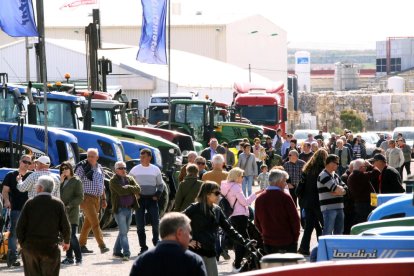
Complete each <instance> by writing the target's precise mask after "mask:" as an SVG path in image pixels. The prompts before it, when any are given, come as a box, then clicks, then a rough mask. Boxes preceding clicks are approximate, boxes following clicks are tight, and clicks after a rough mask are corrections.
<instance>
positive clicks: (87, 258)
mask: <svg viewBox="0 0 414 276" xmlns="http://www.w3.org/2000/svg"><path fill="white" fill-rule="evenodd" d="M411 170H412V171H414V162H413V163H411ZM405 177H406V176H405V172H404V178H405ZM256 189H258V187H257V186H255V187H253V190H254V191H255V190H256ZM146 233H147V244H148V245H149V246H150V245H152V243H151V238H152V234H151V233H152V232H151V227H149V226H147V227H146ZM302 234H303V230H301V233H300V237H299V243H300V240H301V239H302ZM116 236H117V230H116V229H113V230H105V231H104V240H105V242H106V244H107V246H108V247H109V248H110V249H111V251H110V252H108V253H106V254H100V253H99V248H98V246H97V244H96V242H95V240H94V238H92V237H91V238H89V239H88V248H89V249H92V250H94V253H92V254H84V258H83V264H82V265H81V266H76V265H70V266H62V268H61V273H60V275H64V276H65V275H67V276H74V275H76V276H77V275H88V276H91V275H100V276H106V275H129V271H130V268H131V266H132V263H133V261H134V260H135V259H136V256H137V254H138V252H139V250H140V248H139V245H138V236H137V233H136V227H135V226H131V230H130V232H129V234H128V237H129V244H130V248H131V253H132V258H131V260H130V261H127V262H123V261H121V260H120V259H118V258H113V257H112V247H113V245H114V243H115V239H116ZM316 242H317V241H316V235H315V232H314V233H313V235H312V240H311V248H312V247H313V246H315V245H316ZM229 253H230V256H231V259H230V260H229V261H224V260H223V259H222V258H221V259H220V262H219V274H220V275H230V274H231V269H232V262H233V260H234V252H233V251H230V252H229ZM0 275H2V276H3V275H4V276H5V275H23V268H22V267H20V268H10V269H8V268H7V267H6V264H5V263H0Z"/></svg>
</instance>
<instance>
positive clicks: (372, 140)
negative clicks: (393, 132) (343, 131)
mask: <svg viewBox="0 0 414 276" xmlns="http://www.w3.org/2000/svg"><path fill="white" fill-rule="evenodd" d="M358 135H361V138H362V140H364V141H365V148H366V150H367V157H371V156H372V152H373V151H374V149H375V148H376V147H377V145H376V144H377V142H378V140H379V139H380V137H379V135H378V134H376V133H375V132H360V133H357V134H355V135H354V137H356V136H358Z"/></svg>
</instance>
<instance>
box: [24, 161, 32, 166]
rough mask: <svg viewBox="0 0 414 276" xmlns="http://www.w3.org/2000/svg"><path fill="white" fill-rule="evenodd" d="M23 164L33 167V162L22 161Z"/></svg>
mask: <svg viewBox="0 0 414 276" xmlns="http://www.w3.org/2000/svg"><path fill="white" fill-rule="evenodd" d="M22 163H23V164H26V165H31V164H32V162H31V161H27V160H22Z"/></svg>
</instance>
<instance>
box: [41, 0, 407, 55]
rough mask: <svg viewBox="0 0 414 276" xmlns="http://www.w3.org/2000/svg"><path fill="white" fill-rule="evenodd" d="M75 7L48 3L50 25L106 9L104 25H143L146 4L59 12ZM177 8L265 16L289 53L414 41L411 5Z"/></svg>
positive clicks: (102, 0) (228, 0)
mask: <svg viewBox="0 0 414 276" xmlns="http://www.w3.org/2000/svg"><path fill="white" fill-rule="evenodd" d="M33 1H34V2H36V1H38V0H33ZM75 1H76V0H44V2H45V4H44V5H45V14H46V19H45V20H46V24H47V23H48V18H49V19H50V18H53V17H56V18H59V19H60V20H61V19H62V17H61V16H60V14H59V12H64V13H66V14H69V15H75V14H77V16H75V17H76V18H78V15H82V16H79V17H83V18H86V14H87V13H88V12H89V11H91V9H92V8H96V7H100V8H101V20H102V22H104V21H105V18H106V17H108V16H113V17H115V18H118V19H119V20H131V21H132V22H135V23H137V24H139V22H141V19H140V13H141V12H142V10H141V0H97V1H98V4H97V5H88V6H83V7H78V8H70V9H61V10H59V8H60V7H61V6H62V5H63V4H66V3H71V2H75ZM177 2H181V10H182V14H184V15H194V14H195V13H196V12H197V11H201V12H202V14H203V15H209V16H213V15H221V16H225V15H246V16H248V15H253V14H261V15H263V16H265V17H267V18H269V19H271V20H272V21H273V22H274V23H275V24H276V25H278V26H280V27H281V28H283V29H284V30H285V31H286V32H287V36H288V47H289V48H308V49H350V50H351V49H375V42H376V41H384V40H386V38H387V37H400V36H411V35H413V36H414V28H413V26H414V16H413V15H412V12H413V10H414V1H410V0H393V1H389V0H388V1H387V0H377V1H373V0H347V1H338V0H288V1H287V0H283V1H281V0H172V3H177ZM57 10H58V11H59V12H57ZM104 10H105V11H104ZM135 11H136V13H137V14H138V16H137V17H135Z"/></svg>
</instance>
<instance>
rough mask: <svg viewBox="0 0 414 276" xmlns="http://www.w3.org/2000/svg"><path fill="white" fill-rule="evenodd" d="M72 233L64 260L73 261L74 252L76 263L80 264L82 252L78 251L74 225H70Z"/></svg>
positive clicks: (78, 246) (75, 226)
mask: <svg viewBox="0 0 414 276" xmlns="http://www.w3.org/2000/svg"><path fill="white" fill-rule="evenodd" d="M71 226H72V231H71V234H70V247H69V249H68V251H66V258H67V259H71V260H73V252H75V257H76V262H77V263H80V262H82V252H81V249H80V245H79V241H78V238H77V237H76V228H78V226H77V225H76V224H71Z"/></svg>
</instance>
